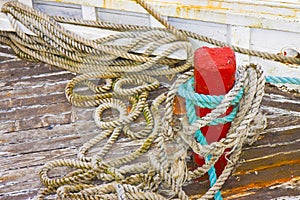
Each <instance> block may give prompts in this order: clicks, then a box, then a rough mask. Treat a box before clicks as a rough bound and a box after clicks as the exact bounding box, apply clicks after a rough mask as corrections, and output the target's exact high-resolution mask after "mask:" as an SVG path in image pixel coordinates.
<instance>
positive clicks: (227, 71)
mask: <svg viewBox="0 0 300 200" xmlns="http://www.w3.org/2000/svg"><path fill="white" fill-rule="evenodd" d="M194 63H195V67H194V75H195V91H196V93H199V94H206V95H225V94H226V93H228V92H229V91H230V89H231V88H232V87H233V85H234V82H235V71H236V61H235V54H234V51H233V50H232V49H231V48H229V47H223V48H208V47H202V48H199V49H198V50H197V51H196V52H195V58H194ZM231 111H232V107H230V108H229V109H228V110H227V111H226V114H224V116H225V115H227V114H229V113H230V112H231ZM210 112H211V109H208V108H200V107H196V113H197V116H200V117H204V116H205V115H207V114H208V113H210ZM220 117H223V116H220ZM230 125H231V123H226V124H219V125H214V126H205V127H202V128H201V131H202V134H203V135H204V136H205V137H206V140H207V143H208V144H211V143H212V142H216V141H219V140H220V139H221V138H224V137H226V134H227V133H228V130H229V128H230ZM194 161H195V163H197V164H198V165H199V166H202V165H203V164H204V163H205V160H204V158H203V157H201V156H199V155H198V154H195V153H194ZM226 164H227V160H226V159H225V155H224V154H223V155H222V156H221V157H220V159H219V160H218V161H217V162H216V163H215V169H216V173H217V175H218V176H219V175H220V174H221V173H222V171H223V170H224V168H225V166H226Z"/></svg>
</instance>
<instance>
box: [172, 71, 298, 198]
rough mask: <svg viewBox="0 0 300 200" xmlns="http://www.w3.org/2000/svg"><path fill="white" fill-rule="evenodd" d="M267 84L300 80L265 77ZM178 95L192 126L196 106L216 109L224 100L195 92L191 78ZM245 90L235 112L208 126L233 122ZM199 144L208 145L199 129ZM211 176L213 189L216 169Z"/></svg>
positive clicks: (238, 100)
mask: <svg viewBox="0 0 300 200" xmlns="http://www.w3.org/2000/svg"><path fill="white" fill-rule="evenodd" d="M265 79H266V82H267V83H272V84H294V85H300V78H292V77H279V76H266V77H265ZM178 94H179V95H180V96H181V97H183V98H185V101H186V111H187V116H188V121H189V123H190V124H192V123H194V122H195V121H196V120H197V119H198V118H200V117H198V116H197V115H196V110H195V106H199V107H201V108H209V109H214V108H216V107H217V106H218V105H219V104H220V103H221V101H222V100H223V98H224V96H223V95H220V96H215V95H204V94H197V93H195V91H194V77H192V78H190V79H189V80H188V81H187V82H186V83H184V84H182V85H180V87H179V88H178ZM243 94H244V89H241V90H240V91H239V93H238V94H237V95H236V97H235V99H234V100H233V101H232V102H231V105H232V106H233V110H232V111H231V113H229V114H228V115H227V116H225V117H221V118H217V119H215V120H213V121H212V122H210V123H209V124H208V125H217V124H225V123H228V122H232V121H233V119H234V118H235V116H236V114H237V112H238V108H239V102H240V100H241V98H242V97H243ZM194 136H195V138H196V140H197V142H199V143H200V144H201V145H207V144H208V143H207V141H206V138H205V136H204V135H203V134H202V132H201V130H200V129H198V130H197V131H196V132H195V134H194ZM210 158H211V155H208V156H207V157H206V158H205V162H208V161H209V160H210ZM208 175H209V181H210V186H211V187H212V186H213V185H214V184H215V183H216V181H217V175H216V170H215V167H214V166H212V167H211V168H210V169H209V170H208ZM214 198H215V200H222V199H223V198H222V195H221V192H220V191H218V192H217V193H216V194H215V196H214Z"/></svg>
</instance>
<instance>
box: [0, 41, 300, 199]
mask: <svg viewBox="0 0 300 200" xmlns="http://www.w3.org/2000/svg"><path fill="white" fill-rule="evenodd" d="M0 77H1V79H0V199H16V200H22V199H31V198H33V197H34V196H35V195H36V193H37V191H38V189H39V188H41V187H42V185H41V183H40V180H39V176H38V173H39V171H40V169H41V167H42V166H43V164H44V163H45V162H47V161H50V160H54V159H59V158H75V157H76V153H77V150H78V148H79V147H80V146H81V145H82V144H83V143H84V142H86V141H88V140H89V139H90V138H92V137H94V136H95V135H97V134H98V133H99V129H98V128H97V127H96V125H95V123H94V121H93V118H92V113H93V110H94V108H88V109H87V108H84V109H83V108H76V107H72V106H71V105H70V104H69V103H68V102H67V100H66V98H65V95H64V87H65V85H66V83H67V82H68V80H70V79H71V78H72V77H74V75H73V74H71V73H68V72H65V71H62V70H61V69H58V68H55V67H51V66H49V65H47V64H43V63H34V62H27V61H23V60H20V59H18V58H16V57H15V56H14V54H13V53H12V52H11V50H10V48H8V47H6V46H0ZM261 109H262V110H263V112H264V113H265V114H266V116H267V118H268V127H267V129H266V131H265V132H264V133H263V134H262V136H261V137H260V139H259V140H258V141H257V142H256V143H255V144H254V145H252V146H251V147H245V148H244V150H243V154H242V156H241V159H240V162H239V165H238V166H237V168H236V170H235V171H234V173H233V174H232V176H230V178H229V179H228V181H227V182H226V183H225V185H224V187H223V189H222V193H223V196H224V197H225V199H242V200H243V199H244V200H250V199H251V200H252V199H287V198H279V197H290V198H292V199H300V148H299V147H300V94H296V93H291V92H282V91H279V90H278V89H276V88H274V87H272V86H267V87H266V94H265V96H264V100H263V103H262V106H261ZM130 145H132V146H134V145H135V144H133V143H131V144H130ZM130 145H125V144H122V143H120V144H119V147H118V148H121V149H123V150H124V149H130V148H131V146H130ZM207 187H208V184H207V181H204V182H202V183H195V184H192V185H189V186H187V187H185V190H186V191H187V193H189V194H191V195H193V196H194V198H196V197H197V194H201V193H203V192H204V191H205V190H206V189H207Z"/></svg>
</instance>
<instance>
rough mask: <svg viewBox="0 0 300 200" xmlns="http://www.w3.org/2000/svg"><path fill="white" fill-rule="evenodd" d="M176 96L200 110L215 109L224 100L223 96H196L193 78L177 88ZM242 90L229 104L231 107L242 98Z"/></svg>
mask: <svg viewBox="0 0 300 200" xmlns="http://www.w3.org/2000/svg"><path fill="white" fill-rule="evenodd" d="M178 94H179V95H180V96H182V97H184V98H185V99H189V100H191V101H192V103H193V104H194V105H196V106H199V107H201V108H209V109H214V108H216V107H217V106H218V105H219V104H220V103H221V101H222V100H223V99H224V95H220V96H216V95H204V94H197V93H195V91H194V77H192V78H190V79H189V80H188V81H187V82H186V83H185V84H182V85H180V86H179V88H178ZM243 94H244V89H241V90H240V91H239V93H238V95H237V96H236V97H235V98H234V99H233V101H232V102H231V105H232V106H235V105H237V104H238V103H239V102H240V100H241V98H242V97H243Z"/></svg>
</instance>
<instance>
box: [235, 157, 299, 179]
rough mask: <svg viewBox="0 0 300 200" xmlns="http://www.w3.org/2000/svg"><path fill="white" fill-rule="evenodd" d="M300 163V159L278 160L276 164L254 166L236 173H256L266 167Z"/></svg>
mask: <svg viewBox="0 0 300 200" xmlns="http://www.w3.org/2000/svg"><path fill="white" fill-rule="evenodd" d="M299 163H300V160H286V161H282V162H278V163H274V164H268V165H265V166H259V167H256V168H253V169H251V170H247V171H237V172H235V173H234V175H242V174H250V173H255V172H257V171H261V170H264V169H270V168H274V167H280V166H282V165H292V164H299Z"/></svg>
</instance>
